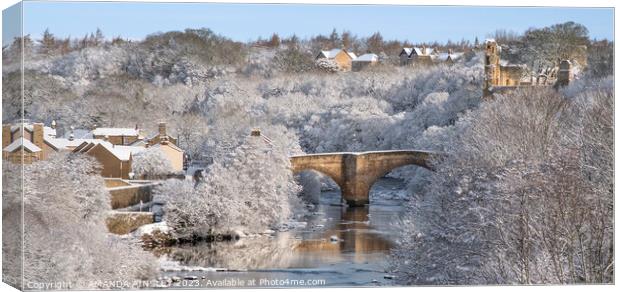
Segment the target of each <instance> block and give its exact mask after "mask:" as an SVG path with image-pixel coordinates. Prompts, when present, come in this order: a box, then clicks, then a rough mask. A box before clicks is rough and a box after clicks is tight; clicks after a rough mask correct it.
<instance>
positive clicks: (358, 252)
mask: <svg viewBox="0 0 620 292" xmlns="http://www.w3.org/2000/svg"><path fill="white" fill-rule="evenodd" d="M326 196H329V194H326ZM330 199H331V198H329V197H328V198H327V200H330ZM336 201H337V200H336ZM399 212H400V207H398V206H371V207H356V208H346V209H345V208H343V207H341V206H335V205H333V204H329V203H328V204H321V205H319V207H318V210H316V211H315V212H313V213H312V214H311V215H309V216H308V217H307V218H305V220H306V222H308V224H307V225H306V227H305V228H303V229H297V230H292V231H288V232H280V233H277V234H276V235H274V236H260V237H249V238H242V239H240V240H238V241H235V242H215V243H201V244H197V245H183V246H176V247H172V248H169V249H167V250H166V252H165V253H166V254H167V256H168V258H169V259H171V260H174V261H178V262H179V263H180V264H182V265H186V266H200V267H217V268H227V269H247V270H265V269H306V268H320V267H323V266H326V265H328V266H329V265H330V264H332V265H334V264H338V263H344V262H350V263H354V264H368V263H369V262H375V261H377V260H381V259H383V258H385V254H386V253H387V252H388V251H389V249H390V248H391V247H392V244H393V243H392V242H391V241H390V240H388V238H389V237H388V236H389V234H388V232H389V228H387V227H388V226H389V225H390V223H391V222H393V220H394V217H398V216H399V215H398V214H399Z"/></svg>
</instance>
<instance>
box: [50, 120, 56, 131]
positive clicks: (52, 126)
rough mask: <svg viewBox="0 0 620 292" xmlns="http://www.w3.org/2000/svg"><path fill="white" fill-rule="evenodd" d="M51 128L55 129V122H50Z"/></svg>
mask: <svg viewBox="0 0 620 292" xmlns="http://www.w3.org/2000/svg"><path fill="white" fill-rule="evenodd" d="M51 128H52V129H56V120H52V124H51Z"/></svg>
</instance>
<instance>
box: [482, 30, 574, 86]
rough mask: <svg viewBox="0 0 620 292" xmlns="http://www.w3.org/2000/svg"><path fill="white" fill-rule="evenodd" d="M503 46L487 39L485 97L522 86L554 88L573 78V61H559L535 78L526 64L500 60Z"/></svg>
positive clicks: (566, 83)
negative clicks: (504, 62)
mask: <svg viewBox="0 0 620 292" xmlns="http://www.w3.org/2000/svg"><path fill="white" fill-rule="evenodd" d="M501 51H502V50H501V47H500V46H499V45H498V44H497V42H496V41H495V40H492V39H489V40H486V41H485V49H484V74H485V80H484V84H483V89H482V95H483V97H484V98H488V97H491V96H492V95H493V93H494V92H499V91H506V90H512V89H514V88H516V87H521V86H551V84H553V87H554V88H558V87H560V86H566V85H568V83H569V82H570V80H572V79H573V74H572V67H571V62H570V61H568V60H563V61H558V67H556V68H547V69H545V70H544V71H541V72H539V73H538V74H537V76H536V78H534V75H535V74H532V72H530V71H529V70H528V68H527V66H526V65H522V64H521V65H517V64H506V65H502V64H501V62H500V61H501V60H500V55H501Z"/></svg>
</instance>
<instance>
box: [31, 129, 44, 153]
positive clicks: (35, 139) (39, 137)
mask: <svg viewBox="0 0 620 292" xmlns="http://www.w3.org/2000/svg"><path fill="white" fill-rule="evenodd" d="M32 144H34V145H37V147H39V148H41V149H43V124H42V123H34V124H32Z"/></svg>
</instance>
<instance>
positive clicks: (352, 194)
mask: <svg viewBox="0 0 620 292" xmlns="http://www.w3.org/2000/svg"><path fill="white" fill-rule="evenodd" d="M436 155H437V154H436V153H433V152H429V151H417V150H392V151H371V152H359V153H356V152H344V153H323V154H309V155H300V156H293V157H291V167H292V170H293V172H294V173H298V172H301V171H303V170H308V169H311V170H316V171H318V172H321V173H324V174H326V175H328V176H329V177H331V178H332V179H333V180H334V181H335V182H336V183H337V184H338V185H339V186H340V190H341V193H342V197H343V198H344V199H345V200H346V201H347V203H348V204H349V205H354V206H363V205H365V204H368V202H369V192H370V188H371V187H372V185H373V184H374V183H375V181H376V180H377V179H379V178H380V177H382V176H384V175H386V174H387V173H388V172H390V171H392V170H393V169H395V168H398V167H401V166H405V165H417V166H421V167H424V168H427V169H431V166H430V160H431V159H432V158H433V157H434V156H436Z"/></svg>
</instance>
